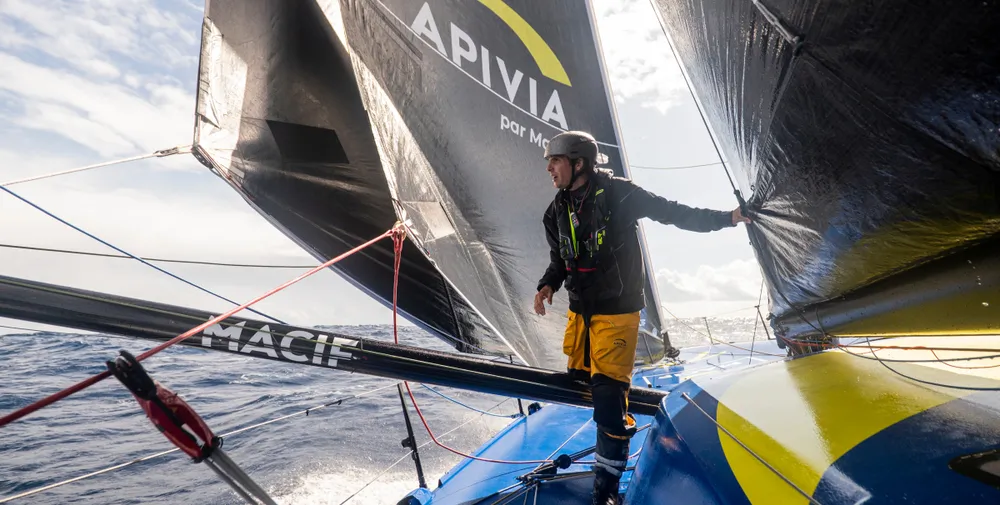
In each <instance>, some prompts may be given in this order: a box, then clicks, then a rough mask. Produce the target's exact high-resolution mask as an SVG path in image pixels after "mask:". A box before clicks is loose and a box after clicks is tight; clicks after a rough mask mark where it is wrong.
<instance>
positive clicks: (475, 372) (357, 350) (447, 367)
mask: <svg viewBox="0 0 1000 505" xmlns="http://www.w3.org/2000/svg"><path fill="white" fill-rule="evenodd" d="M0 283H2V284H10V285H13V286H20V287H25V288H29V289H38V290H41V291H47V292H51V293H57V294H62V295H66V296H72V297H74V298H80V299H83V300H96V301H100V302H103V303H109V304H113V305H120V306H123V307H130V308H134V309H138V310H145V311H148V312H154V313H158V314H165V315H169V316H173V317H177V318H179V319H190V320H191V321H201V319H199V318H196V317H192V316H190V315H188V314H183V313H180V312H173V311H169V310H162V309H156V308H153V307H146V306H142V305H135V304H131V303H126V302H120V301H117V300H108V299H105V298H101V297H94V296H87V295H83V294H79V293H73V292H70V291H65V290H60V289H56V288H50V287H44V288H43V287H35V286H31V285H28V284H23V283H20V282H16V281H12V280H9V279H0ZM257 331H258V332H263V333H266V334H268V335H274V336H279V337H287V338H291V339H293V340H298V341H301V342H308V343H310V344H314V345H323V346H326V347H329V348H336V349H343V348H345V347H346V348H347V349H348V350H350V352H351V353H353V354H368V355H371V356H380V357H385V358H391V359H394V360H399V361H405V362H407V363H413V364H417V365H425V366H432V367H436V368H439V369H441V370H453V371H460V372H464V373H469V374H473V375H478V376H481V377H487V378H502V379H505V380H508V381H514V382H518V383H521V384H527V385H530V386H544V387H547V388H549V389H552V390H555V391H561V392H568V393H578V392H579V391H577V390H575V389H570V388H566V387H562V386H555V385H551V384H542V383H539V382H535V381H530V380H525V379H516V378H513V377H506V376H502V375H498V374H494V373H489V372H483V371H479V370H466V369H463V368H460V367H456V366H451V365H443V364H440V363H435V362H431V361H424V360H420V359H415V358H408V357H403V356H395V355H391V354H388V353H383V352H378V351H373V350H369V349H362V348H358V347H348V346H344V345H341V344H337V343H334V342H323V341H321V340H318V339H314V338H307V337H298V336H294V335H289V334H287V333H281V332H278V331H274V330H267V331H265V330H263V329H258V330H257ZM115 337H116V338H128V337H119V336H115ZM484 361H489V360H484Z"/></svg>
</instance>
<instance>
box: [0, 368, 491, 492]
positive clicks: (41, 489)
mask: <svg viewBox="0 0 1000 505" xmlns="http://www.w3.org/2000/svg"><path fill="white" fill-rule="evenodd" d="M397 384H399V382H395V383H393V384H390V385H387V386H382V387H378V388H375V389H370V390H367V391H363V392H361V393H358V394H355V395H351V396H343V397H340V398H338V399H336V400H332V401H329V402H326V403H323V404H320V405H317V406H315V407H309V408H307V409H303V410H299V411H297V412H293V413H291V414H286V415H283V416H280V417H276V418H273V419H269V420H267V421H263V422H260V423H256V424H252V425H250V426H244V427H243V428H239V429H235V430H232V431H228V432H226V433H223V434H221V435H220V436H221V437H229V436H232V435H238V434H240V433H244V432H247V431H250V430H254V429H257V428H262V427H264V426H267V425H270V424H274V423H277V422H280V421H284V420H286V419H289V418H292V417H297V416H301V415H305V416H309V413H310V412H315V411H317V410H321V409H324V408H327V407H331V406H336V405H341V404H342V403H343V402H345V401H347V400H353V399H357V398H361V397H363V396H368V395H371V394H374V393H377V392H380V391H384V390H386V389H389V388H394V387H396V385H397ZM504 401H507V400H504ZM502 403H503V402H501V403H498V404H497V405H496V406H494V407H492V408H496V407H499V406H500V405H501V404H502ZM474 420H476V418H473V419H470V420H469V421H466V422H465V423H462V424H460V425H459V426H457V427H455V428H453V429H452V430H451V431H449V432H448V433H451V432H452V431H455V430H456V429H458V428H461V427H462V426H465V425H466V424H468V423H470V422H472V421H474ZM427 444H430V442H425V443H424V445H427ZM420 447H423V445H422V446H420ZM179 450H180V449H179V448H176V447H175V448H173V449H169V450H166V451H161V452H157V453H155V454H150V455H147V456H143V457H140V458H136V459H133V460H131V461H126V462H124V463H119V464H117V465H113V466H110V467H107V468H103V469H100V470H97V471H94V472H90V473H87V474H84V475H80V476H77V477H73V478H70V479H66V480H62V481H59V482H55V483H52V484H48V485H45V486H42V487H38V488H35V489H29V490H28V491H25V492H23V493H19V494H17V495H14V496H7V497H0V504H3V503H8V502H10V501H13V500H16V499H18V498H26V497H28V496H32V495H35V494H38V493H42V492H45V491H49V490H52V489H55V488H58V487H62V486H65V485H68V484H72V483H74V482H79V481H82V480H85V479H89V478H91V477H97V476H98V475H103V474H106V473H110V472H113V471H115V470H120V469H122V468H126V467H129V466H132V465H136V464H138V463H142V462H145V461H149V460H152V459H155V458H159V457H161V456H165V455H167V454H171V453H174V452H177V451H179ZM410 453H412V451H411V452H410ZM410 453H407V454H406V455H405V456H403V458H405V457H406V456H409V455H410ZM403 458H401V460H402V459H403Z"/></svg>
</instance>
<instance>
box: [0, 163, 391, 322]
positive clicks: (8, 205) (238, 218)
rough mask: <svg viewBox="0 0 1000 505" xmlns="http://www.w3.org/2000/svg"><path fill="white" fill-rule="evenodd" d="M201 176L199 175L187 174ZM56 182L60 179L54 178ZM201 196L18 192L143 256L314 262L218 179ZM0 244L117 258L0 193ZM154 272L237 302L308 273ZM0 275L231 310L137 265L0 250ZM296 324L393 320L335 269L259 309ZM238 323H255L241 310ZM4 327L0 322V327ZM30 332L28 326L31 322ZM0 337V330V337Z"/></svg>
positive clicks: (72, 187)
mask: <svg viewBox="0 0 1000 505" xmlns="http://www.w3.org/2000/svg"><path fill="white" fill-rule="evenodd" d="M192 177H197V176H192ZM57 181H58V180H57ZM213 186H214V191H211V190H203V191H202V192H201V194H198V195H187V194H184V193H182V192H170V193H167V194H164V193H157V192H154V191H148V190H145V189H140V188H136V187H122V186H119V187H116V188H108V187H103V188H87V187H86V186H81V185H76V184H71V183H69V181H66V182H65V183H59V182H55V183H51V182H50V183H48V184H46V185H38V186H36V185H34V183H32V184H26V185H24V186H23V187H22V186H15V187H14V188H12V189H14V190H15V191H16V192H18V194H20V195H22V196H24V197H25V198H28V199H29V200H31V201H33V202H34V203H36V204H38V205H40V206H41V207H43V208H45V209H46V210H48V211H50V212H52V213H54V214H55V215H57V216H59V217H62V218H64V219H66V220H67V221H69V222H71V223H73V224H75V225H77V226H80V227H81V228H83V229H84V230H87V231H89V232H91V233H93V234H94V235H96V236H98V237H100V238H102V239H104V240H106V241H108V242H110V243H112V244H114V245H116V246H118V247H120V248H122V249H124V250H126V251H128V252H130V253H133V254H137V255H140V256H155V257H160V258H174V259H195V260H208V261H224V262H239V263H263V264H295V265H299V264H303V265H316V264H317V263H318V261H317V260H315V259H313V258H311V257H310V256H308V255H307V254H306V253H305V252H304V251H303V250H302V249H301V248H299V247H298V246H297V245H296V244H294V243H293V242H292V241H291V240H289V239H288V238H287V237H285V236H284V235H283V234H282V233H281V232H280V231H278V230H277V229H276V228H275V227H273V226H271V225H270V224H269V223H267V221H266V220H265V219H263V218H262V217H260V216H259V215H258V214H257V213H256V212H254V211H253V210H252V209H251V208H250V207H249V206H248V205H246V204H245V203H243V202H242V201H240V199H239V197H238V196H236V195H235V194H234V192H233V191H232V190H231V189H230V188H229V187H228V186H226V185H224V184H223V183H222V182H221V181H217V183H216V184H214V185H213ZM0 215H3V216H4V219H0V236H3V237H6V238H5V239H3V240H0V242H2V243H7V244H17V245H28V246H39V247H52V248H65V249H74V250H84V251H92V252H101V253H112V254H115V251H114V250H112V249H110V248H108V247H106V246H103V245H101V244H99V243H97V242H95V241H94V240H92V239H90V238H88V237H86V236H84V235H83V234H81V233H79V232H77V231H74V230H72V229H70V228H69V227H67V226H65V225H63V224H60V223H58V222H57V221H55V220H53V219H52V218H50V217H48V216H45V215H44V214H42V213H41V212H39V211H37V210H35V209H33V208H31V207H29V206H28V205H26V204H24V203H22V202H20V201H18V200H16V199H15V198H13V197H11V196H9V195H6V194H2V195H0ZM157 266H160V267H161V268H164V269H166V270H168V271H170V272H172V273H175V274H177V275H180V276H182V277H184V278H186V279H188V280H191V281H192V282H195V283H197V284H199V285H202V286H204V287H206V288H208V289H210V290H213V291H215V292H217V293H219V294H222V295H223V296H226V297H228V298H230V299H233V300H236V301H238V302H242V301H247V300H250V299H253V298H254V297H256V296H258V295H260V294H261V293H263V292H265V291H267V290H269V289H270V288H273V287H275V286H278V285H280V284H282V283H284V282H285V281H288V280H290V279H292V278H294V277H296V276H298V275H300V274H301V273H303V272H304V270H291V269H273V270H265V269H255V268H230V267H217V266H199V265H178V264H165V263H157ZM0 275H8V276H13V277H19V278H28V279H32V280H38V281H42V282H49V283H53V284H59V285H64V286H71V287H77V288H82V289H89V290H95V291H100V292H106V293H112V294H118V295H123V296H130V297H136V298H142V299H147V300H153V301H158V302H163V303H170V304H174V305H182V306H186V307H193V308H199V309H203V310H212V311H220V312H221V311H223V310H225V309H229V308H231V307H232V305H230V304H228V303H226V302H225V301H221V300H219V299H217V298H214V297H212V296H210V295H208V294H205V293H202V292H200V291H198V290H196V289H195V288H193V287H190V286H187V285H185V284H183V283H182V282H180V281H178V280H176V279H172V278H170V277H168V276H167V275H165V274H163V273H160V272H157V271H155V270H153V269H152V268H150V267H148V266H145V265H142V264H140V263H138V262H136V261H134V260H123V259H112V258H94V257H85V256H69V255H62V254H55V253H47V252H38V251H24V250H16V249H7V248H0ZM258 307H259V308H260V310H262V311H264V312H265V313H268V314H271V315H274V316H276V317H279V318H281V319H284V320H285V321H287V322H290V323H292V324H298V325H316V324H363V323H372V322H380V323H387V324H388V323H390V322H391V317H390V315H389V314H390V312H389V310H388V309H386V308H384V307H383V306H382V305H380V304H379V303H377V302H375V301H374V300H372V299H371V298H369V297H368V296H366V295H363V294H361V293H360V292H359V291H358V290H357V289H356V288H354V287H353V286H351V285H350V284H349V283H347V282H346V281H344V280H342V279H341V278H340V277H339V276H338V275H337V274H335V273H333V272H331V271H324V272H320V273H318V274H316V275H314V276H312V277H310V278H308V279H306V280H304V281H302V282H301V283H300V284H296V285H294V286H292V287H290V288H288V289H287V290H286V291H284V292H282V293H279V294H277V295H275V296H274V297H272V298H269V299H267V300H264V301H263V302H261V303H260V304H259V306H258ZM243 315H244V316H247V317H253V318H259V316H257V315H254V314H249V313H243ZM0 324H2V323H0ZM29 326H30V325H29ZM0 333H3V332H2V331H0Z"/></svg>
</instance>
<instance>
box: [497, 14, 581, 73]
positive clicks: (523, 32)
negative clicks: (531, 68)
mask: <svg viewBox="0 0 1000 505" xmlns="http://www.w3.org/2000/svg"><path fill="white" fill-rule="evenodd" d="M479 3H481V4H483V5H485V6H486V8H487V9H489V10H490V11H492V12H493V13H494V14H496V15H497V17H499V18H500V20H502V21H503V22H504V23H505V24H506V25H507V26H508V27H510V29H511V30H513V31H514V35H517V38H518V39H520V40H521V43H522V44H524V47H525V48H527V49H528V52H529V53H531V57H532V58H533V59H534V60H535V64H536V65H538V69H539V70H540V71H541V72H542V75H544V76H545V77H548V78H549V79H552V80H553V81H556V82H558V83H561V84H565V85H567V86H573V85H572V84H570V82H569V76H568V75H566V69H564V68H563V66H562V62H560V61H559V58H558V57H556V53H554V52H552V48H551V47H549V45H548V44H546V43H545V40H543V39H542V36H541V35H539V34H538V32H537V31H535V29H534V28H532V27H531V25H529V24H528V22H527V21H525V20H524V18H522V17H521V15H520V14H518V13H517V12H514V9H511V8H510V6H508V5H507V4H505V3H503V0H479Z"/></svg>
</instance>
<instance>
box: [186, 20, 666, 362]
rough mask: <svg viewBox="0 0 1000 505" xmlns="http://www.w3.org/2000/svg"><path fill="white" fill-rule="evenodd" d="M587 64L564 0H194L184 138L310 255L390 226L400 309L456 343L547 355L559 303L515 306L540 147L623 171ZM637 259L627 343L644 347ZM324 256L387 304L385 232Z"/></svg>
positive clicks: (536, 262) (657, 346) (544, 249)
mask: <svg viewBox="0 0 1000 505" xmlns="http://www.w3.org/2000/svg"><path fill="white" fill-rule="evenodd" d="M604 75H605V72H604V70H603V62H602V58H601V53H600V50H599V45H598V41H597V33H596V31H595V29H594V22H593V15H592V12H591V9H590V6H589V4H588V3H587V2H583V1H578V0H559V1H546V2H537V1H531V0H519V1H509V2H503V1H500V0H481V1H478V2H475V1H465V0H462V1H459V0H431V1H412V0H343V1H319V2H317V1H313V0H294V1H293V0H262V1H255V2H251V3H248V2H244V1H242V0H211V1H210V2H208V3H207V5H206V10H205V20H204V26H203V43H202V54H201V65H200V71H199V90H198V104H197V117H196V122H197V124H196V132H195V145H196V149H195V151H196V153H197V156H199V157H200V159H201V160H202V161H203V162H204V163H206V164H207V165H208V166H210V167H212V168H213V169H214V170H216V171H217V173H219V174H220V175H221V176H222V177H223V178H224V179H225V180H226V181H227V182H228V183H230V184H231V185H232V187H233V188H234V189H235V190H237V191H238V192H239V193H240V194H242V195H243V196H244V198H245V199H246V200H247V202H249V204H250V205H251V206H253V208H254V209H256V210H257V211H258V212H259V213H260V214H262V215H263V216H265V217H266V218H267V219H269V220H270V222H271V223H273V224H274V226H276V227H277V228H279V229H281V230H282V231H283V232H284V233H285V234H287V235H288V236H289V237H291V238H292V239H293V240H295V241H296V242H297V243H298V244H300V245H301V246H302V247H303V248H304V249H306V250H307V251H309V252H310V253H311V254H313V255H314V256H315V257H317V258H329V257H333V256H335V255H337V254H340V253H342V252H344V251H345V250H347V249H349V248H351V247H353V246H355V245H357V244H358V243H360V242H362V241H364V240H367V239H369V238H371V237H373V236H377V235H378V234H380V233H382V232H383V231H385V230H386V229H388V228H390V227H391V226H393V224H394V223H395V222H396V221H397V220H403V221H405V222H407V223H408V225H409V229H410V232H411V234H410V236H409V237H408V240H407V244H406V248H405V250H404V252H403V263H402V267H401V274H400V281H399V282H400V284H399V306H400V311H401V313H402V314H403V315H404V316H406V317H407V318H409V319H410V320H411V321H413V322H415V323H417V324H419V325H421V326H422V327H423V328H425V329H427V330H429V331H431V332H432V333H434V334H436V335H438V336H440V337H442V338H444V339H445V340H447V341H449V342H452V343H453V344H455V345H456V346H457V347H458V348H459V350H462V351H468V352H490V353H498V354H505V355H506V354H512V353H513V354H514V355H516V356H517V357H519V358H521V359H522V360H523V361H524V362H526V363H528V364H532V365H536V366H547V367H554V368H560V369H561V368H563V367H564V366H565V358H564V357H563V356H562V355H561V340H562V338H561V337H562V335H563V328H564V325H565V322H566V318H565V313H566V309H567V305H566V303H567V302H566V299H565V298H564V297H563V296H562V295H561V294H560V295H559V296H557V303H555V304H554V305H553V307H552V310H550V314H549V315H547V316H545V317H539V316H537V315H535V314H534V313H533V311H532V299H533V297H534V294H535V292H536V286H537V282H538V279H539V278H540V277H541V274H542V273H543V272H544V270H545V267H546V265H547V263H548V257H549V255H548V245H547V244H546V240H545V236H544V230H543V227H542V223H541V219H542V213H543V212H544V210H545V208H546V206H547V205H548V204H549V203H550V202H551V201H552V199H553V197H554V195H555V189H554V188H553V187H552V183H551V179H550V178H549V177H548V175H547V173H546V172H545V161H544V160H543V158H542V155H543V152H544V146H545V144H546V142H547V139H548V138H550V137H552V136H553V135H555V134H557V133H559V132H560V131H563V130H569V129H578V130H586V131H589V132H591V133H592V134H593V135H594V136H595V137H596V138H597V139H598V140H599V141H600V146H601V151H602V152H603V153H604V154H605V155H606V156H607V157H608V162H607V163H606V164H605V166H606V168H610V169H612V170H614V171H615V173H617V174H618V175H627V171H626V165H627V162H626V160H625V154H624V152H623V151H622V148H621V140H620V136H619V131H618V128H617V126H616V119H615V113H614V106H613V103H612V101H611V100H610V91H609V87H608V84H607V82H606V79H605V78H604V77H602V76H604ZM640 233H641V231H640ZM641 238H642V237H640V239H641ZM646 267H647V279H646V293H647V299H648V306H649V307H650V309H649V310H647V311H646V312H645V314H644V316H645V317H644V320H645V325H646V328H645V330H646V332H645V334H644V338H645V341H644V342H640V345H639V351H640V354H643V353H645V354H646V356H645V357H646V358H647V359H658V357H659V356H662V353H663V347H664V346H663V343H662V341H661V339H660V337H659V336H658V335H659V328H660V326H661V325H660V315H659V310H658V304H657V303H656V295H655V290H654V289H653V287H652V284H651V280H652V278H653V277H652V275H650V272H649V267H650V264H649V260H648V258H647V259H646ZM336 268H337V269H338V272H339V273H340V274H342V275H343V276H344V277H345V278H347V279H349V280H350V281H352V282H353V283H355V285H357V286H358V287H360V288H361V289H363V290H365V291H366V292H367V293H368V294H369V295H371V296H373V297H374V298H376V299H378V300H380V301H382V302H383V303H386V304H389V303H390V302H391V300H392V278H393V251H392V248H391V244H389V243H388V242H386V243H383V244H381V245H380V246H378V247H375V248H372V249H370V250H368V251H366V252H364V253H362V254H359V255H356V256H354V257H351V258H349V259H347V260H345V261H344V262H342V263H341V264H339V265H338V267H336ZM650 337H653V338H650Z"/></svg>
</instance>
